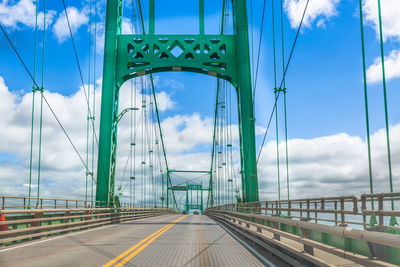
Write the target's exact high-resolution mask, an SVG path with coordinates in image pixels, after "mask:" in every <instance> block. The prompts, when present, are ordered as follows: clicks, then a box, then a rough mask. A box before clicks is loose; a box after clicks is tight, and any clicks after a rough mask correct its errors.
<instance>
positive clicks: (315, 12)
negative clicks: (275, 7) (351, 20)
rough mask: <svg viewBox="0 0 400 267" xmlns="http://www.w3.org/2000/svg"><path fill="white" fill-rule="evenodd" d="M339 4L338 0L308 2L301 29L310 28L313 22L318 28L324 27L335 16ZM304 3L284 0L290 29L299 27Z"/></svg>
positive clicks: (296, 0)
mask: <svg viewBox="0 0 400 267" xmlns="http://www.w3.org/2000/svg"><path fill="white" fill-rule="evenodd" d="M339 2H340V0H318V1H310V2H309V4H308V8H307V11H306V14H305V16H304V21H303V27H308V28H310V27H311V26H312V25H313V23H314V22H316V24H317V26H318V27H322V26H324V25H325V22H326V21H327V20H328V19H329V18H331V17H333V16H336V15H337V6H338V4H339ZM306 3H307V0H285V2H284V4H283V5H284V9H285V11H286V13H287V15H288V18H289V21H290V26H291V27H292V28H297V27H298V26H299V24H300V21H301V18H302V16H303V12H304V8H305V6H306Z"/></svg>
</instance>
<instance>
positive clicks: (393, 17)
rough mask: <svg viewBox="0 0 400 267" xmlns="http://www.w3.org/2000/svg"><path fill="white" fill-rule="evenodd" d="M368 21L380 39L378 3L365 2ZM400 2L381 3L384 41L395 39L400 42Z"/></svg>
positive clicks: (393, 0) (387, 1)
mask: <svg viewBox="0 0 400 267" xmlns="http://www.w3.org/2000/svg"><path fill="white" fill-rule="evenodd" d="M363 8H364V15H365V18H366V21H367V22H368V23H370V24H371V25H372V26H373V28H374V29H375V33H376V36H377V38H379V19H378V1H375V0H365V1H364V4H363ZM399 10H400V2H399V1H397V0H385V1H381V14H382V32H383V38H384V40H387V39H388V38H393V39H396V40H398V41H400V16H399V12H398V11H399Z"/></svg>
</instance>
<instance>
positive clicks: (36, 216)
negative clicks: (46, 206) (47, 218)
mask: <svg viewBox="0 0 400 267" xmlns="http://www.w3.org/2000/svg"><path fill="white" fill-rule="evenodd" d="M42 215H43V212H35V213H34V214H33V215H32V219H39V218H42ZM41 225H42V223H41V222H32V223H31V226H32V227H36V226H41Z"/></svg>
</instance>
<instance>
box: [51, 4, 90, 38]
mask: <svg viewBox="0 0 400 267" xmlns="http://www.w3.org/2000/svg"><path fill="white" fill-rule="evenodd" d="M67 13H68V19H69V23H70V25H71V31H72V33H73V34H74V33H76V32H77V31H78V30H79V28H80V27H81V26H83V25H85V24H87V23H88V22H89V17H88V14H87V12H86V11H85V9H83V10H81V11H79V10H78V9H77V8H76V7H67ZM53 33H54V34H55V36H56V38H57V40H58V42H60V43H62V42H64V41H65V40H66V39H68V37H69V35H70V33H69V29H68V22H67V19H66V16H65V12H62V13H60V15H59V16H58V18H57V20H56V22H55V23H54V26H53Z"/></svg>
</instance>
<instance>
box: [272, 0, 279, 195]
mask: <svg viewBox="0 0 400 267" xmlns="http://www.w3.org/2000/svg"><path fill="white" fill-rule="evenodd" d="M274 2H275V0H272V1H271V5H272V6H271V12H272V13H271V18H272V50H273V59H274V95H275V99H277V98H278V96H277V93H278V88H277V84H276V42H275V5H274ZM275 134H276V167H277V178H278V200H281V178H280V168H279V125H278V102H277V101H276V102H275Z"/></svg>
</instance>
